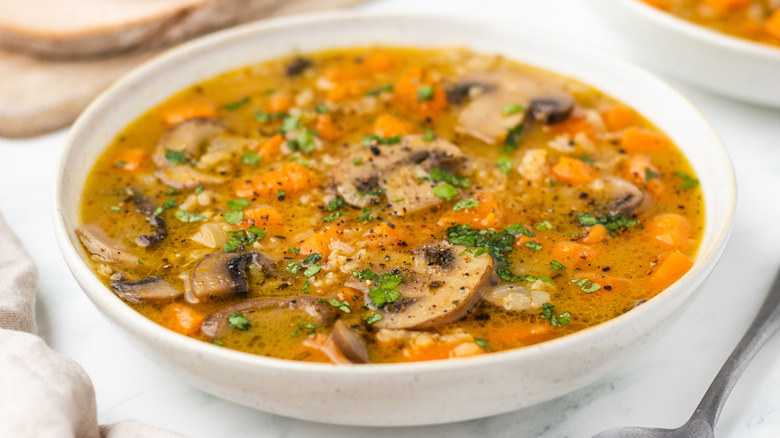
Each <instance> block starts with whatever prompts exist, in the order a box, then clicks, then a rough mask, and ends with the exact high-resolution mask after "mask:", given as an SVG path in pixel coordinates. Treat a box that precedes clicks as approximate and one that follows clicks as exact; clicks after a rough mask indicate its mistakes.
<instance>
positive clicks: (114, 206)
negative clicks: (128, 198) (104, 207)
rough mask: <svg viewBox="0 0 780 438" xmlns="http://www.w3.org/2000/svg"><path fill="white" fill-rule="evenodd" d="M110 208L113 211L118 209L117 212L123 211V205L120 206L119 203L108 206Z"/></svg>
mask: <svg viewBox="0 0 780 438" xmlns="http://www.w3.org/2000/svg"><path fill="white" fill-rule="evenodd" d="M158 208H159V207H158ZM108 209H109V210H111V211H117V212H119V211H122V207H120V206H118V205H112V206H110V207H108ZM155 211H157V210H155Z"/></svg>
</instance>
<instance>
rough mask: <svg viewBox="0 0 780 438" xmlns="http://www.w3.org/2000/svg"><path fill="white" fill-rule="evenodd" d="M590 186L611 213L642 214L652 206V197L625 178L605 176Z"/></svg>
mask: <svg viewBox="0 0 780 438" xmlns="http://www.w3.org/2000/svg"><path fill="white" fill-rule="evenodd" d="M590 186H591V188H592V189H593V190H594V192H595V194H596V197H597V199H598V200H600V202H601V203H602V204H603V205H604V207H605V208H606V209H607V210H608V212H609V214H611V215H619V214H625V215H634V214H640V213H642V212H644V211H647V210H648V209H650V207H652V203H653V200H652V198H651V197H650V196H648V195H647V194H646V193H645V192H644V191H643V190H642V189H640V188H639V187H637V186H635V185H634V184H632V183H631V182H629V181H626V180H624V179H623V178H618V177H614V176H605V177H603V178H599V179H597V180H595V181H593V182H592V183H591V184H590Z"/></svg>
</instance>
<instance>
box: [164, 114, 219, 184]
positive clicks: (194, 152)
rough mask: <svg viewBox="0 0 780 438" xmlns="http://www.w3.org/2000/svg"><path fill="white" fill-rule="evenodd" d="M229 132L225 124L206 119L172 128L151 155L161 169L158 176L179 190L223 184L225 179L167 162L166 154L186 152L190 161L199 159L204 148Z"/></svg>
mask: <svg viewBox="0 0 780 438" xmlns="http://www.w3.org/2000/svg"><path fill="white" fill-rule="evenodd" d="M226 130H227V127H226V126H225V125H224V124H223V123H222V122H220V121H218V120H216V119H207V118H199V119H191V120H187V121H185V122H182V123H179V124H177V125H174V126H171V127H170V128H168V130H167V131H165V134H164V135H163V137H162V138H161V139H160V141H159V142H157V147H156V148H155V150H154V153H153V154H152V161H154V163H155V164H157V168H158V170H157V172H156V174H155V175H156V176H157V177H158V178H159V179H160V180H161V181H162V182H163V183H165V184H167V185H169V186H171V187H174V188H177V189H191V188H195V187H197V186H198V185H201V184H202V185H209V184H219V183H222V182H223V181H224V180H223V179H222V178H220V177H217V176H214V175H209V174H207V173H204V172H201V171H198V170H196V169H193V168H192V166H191V165H190V164H187V163H184V164H181V163H172V162H171V161H169V160H168V159H167V158H166V152H168V153H170V152H185V153H186V156H187V158H189V159H197V157H199V156H200V154H201V152H202V151H201V149H202V146H203V144H204V143H205V142H207V141H209V140H210V139H212V138H214V137H216V136H218V135H220V134H222V133H224V132H225V131H226Z"/></svg>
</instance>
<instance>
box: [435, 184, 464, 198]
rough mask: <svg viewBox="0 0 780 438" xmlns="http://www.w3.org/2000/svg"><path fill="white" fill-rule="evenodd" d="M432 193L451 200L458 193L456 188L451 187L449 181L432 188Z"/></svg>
mask: <svg viewBox="0 0 780 438" xmlns="http://www.w3.org/2000/svg"><path fill="white" fill-rule="evenodd" d="M433 194H434V195H435V196H436V197H437V198H442V199H446V200H448V201H451V200H452V198H454V197H455V196H456V195H457V194H458V189H456V188H455V187H453V186H452V185H451V184H449V183H442V184H439V185H437V186H436V187H434V188H433Z"/></svg>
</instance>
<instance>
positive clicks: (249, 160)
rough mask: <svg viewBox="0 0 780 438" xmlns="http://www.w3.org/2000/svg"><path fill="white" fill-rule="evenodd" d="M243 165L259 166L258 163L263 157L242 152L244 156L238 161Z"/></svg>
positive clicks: (251, 152)
mask: <svg viewBox="0 0 780 438" xmlns="http://www.w3.org/2000/svg"><path fill="white" fill-rule="evenodd" d="M238 161H240V162H242V163H244V164H248V165H250V166H255V167H257V166H259V165H260V162H261V161H263V157H261V156H260V155H258V154H257V153H255V152H254V151H246V152H244V155H242V156H241V158H240V159H239V160H238Z"/></svg>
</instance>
